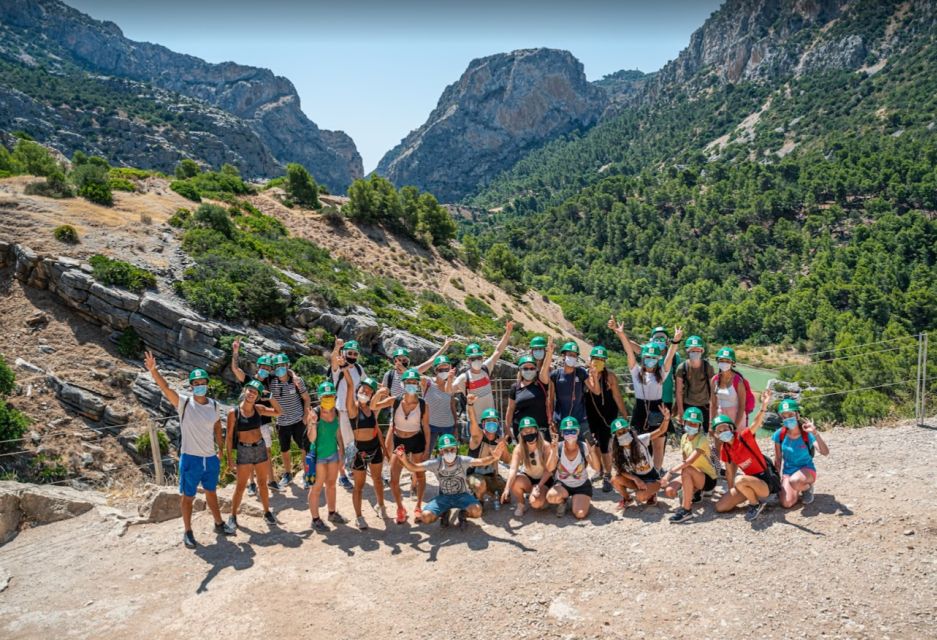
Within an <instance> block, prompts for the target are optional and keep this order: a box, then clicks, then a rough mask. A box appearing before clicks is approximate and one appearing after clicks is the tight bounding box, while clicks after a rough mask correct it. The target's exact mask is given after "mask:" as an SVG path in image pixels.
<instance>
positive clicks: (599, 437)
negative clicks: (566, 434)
mask: <svg viewBox="0 0 937 640" xmlns="http://www.w3.org/2000/svg"><path fill="white" fill-rule="evenodd" d="M589 426H590V428H591V430H592V435H594V436H595V442H596V444H598V445H599V451H601V452H602V453H603V454H604V453H608V451H609V448H608V445H609V443H610V442H611V441H612V428H611V427H610V426H609V425H607V424H605V422H603V421H602V420H599V421H598V422H596V423H595V424H593V423H591V422H590V423H589Z"/></svg>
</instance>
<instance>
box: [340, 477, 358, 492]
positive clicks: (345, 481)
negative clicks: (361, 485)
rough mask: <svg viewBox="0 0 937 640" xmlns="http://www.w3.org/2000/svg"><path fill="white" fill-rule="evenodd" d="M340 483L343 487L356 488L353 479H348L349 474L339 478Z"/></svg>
mask: <svg viewBox="0 0 937 640" xmlns="http://www.w3.org/2000/svg"><path fill="white" fill-rule="evenodd" d="M338 484H340V485H341V487H342V489H348V490H349V491H351V490H352V489H354V488H355V485H353V484H352V483H351V480H349V479H348V476H342V477H340V478H339V479H338Z"/></svg>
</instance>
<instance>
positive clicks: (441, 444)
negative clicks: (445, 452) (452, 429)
mask: <svg viewBox="0 0 937 640" xmlns="http://www.w3.org/2000/svg"><path fill="white" fill-rule="evenodd" d="M436 446H437V447H438V448H439V449H440V450H442V449H455V448H456V447H458V446H459V443H458V441H457V440H456V439H455V436H454V435H452V434H451V433H444V434H442V435H441V436H439V439H438V440H437V441H436Z"/></svg>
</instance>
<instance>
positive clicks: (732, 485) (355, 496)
mask: <svg viewBox="0 0 937 640" xmlns="http://www.w3.org/2000/svg"><path fill="white" fill-rule="evenodd" d="M608 327H609V329H610V330H611V331H612V332H613V333H614V334H615V335H616V336H617V337H618V339H619V341H620V342H621V346H622V348H623V350H624V353H625V355H626V356H627V362H628V372H627V374H626V376H630V383H631V384H630V387H631V394H626V393H625V392H624V391H623V389H622V382H621V380H620V379H619V377H618V375H616V373H615V372H613V371H612V370H611V369H610V368H609V367H608V357H609V354H608V351H607V349H606V348H605V347H604V346H601V345H599V346H595V347H593V348H592V349H591V351H590V352H589V358H588V360H587V361H584V359H583V358H582V357H581V353H580V347H579V344H578V343H577V342H575V341H569V342H566V343H564V344H562V346H561V347H560V349H559V352H558V354H557V353H556V349H555V346H556V345H555V344H554V340H553V339H552V338H549V339H548V338H545V337H542V336H537V337H534V338H533V339H532V340H531V341H530V344H529V351H528V352H526V353H524V354H522V355H521V356H520V357H519V358H517V361H516V364H517V377H516V380H515V381H514V384H513V385H512V386H511V388H510V391H509V392H508V394H507V406H506V411H505V414H504V416H503V419H502V416H501V415H500V414H499V412H498V409H497V406H498V402H497V400H498V398H497V397H496V392H495V387H494V385H493V375H494V373H493V372H494V368H495V366H496V364H497V362H498V360H499V359H500V358H501V356H502V354H503V353H504V351H505V349H506V348H507V346H508V344H509V343H510V339H511V335H512V331H513V323H511V322H508V323H507V325H506V328H505V333H504V335H503V336H502V338H501V340H500V341H499V342H498V344H497V346H496V347H495V349H494V350H493V351H492V352H491V353H490V354H486V353H485V349H484V348H483V347H482V346H481V345H480V344H478V343H472V344H469V345H468V346H467V347H466V348H465V351H464V358H462V360H463V361H464V369H463V370H461V371H458V370H457V367H456V363H455V362H453V360H451V359H450V357H449V356H448V355H447V352H448V351H449V348H450V346H451V342H450V341H448V340H447V341H446V342H445V343H444V344H443V345H442V347H441V348H440V350H439V351H437V352H436V353H435V354H433V355H432V356H431V357H430V358H429V359H427V360H426V361H425V362H422V363H421V364H418V365H416V366H412V362H411V359H410V353H409V351H408V350H407V349H405V348H398V349H396V350H394V351H393V352H392V353H391V354H390V360H391V368H390V369H389V370H388V371H387V372H386V373H385V374H384V375H383V377H382V378H381V381H380V382H378V380H376V379H375V378H374V377H371V376H370V375H369V374H368V372H367V371H365V369H364V368H363V366H362V364H361V363H360V362H359V358H360V357H361V350H360V346H359V344H358V343H357V342H355V341H354V340H349V341H347V342H344V341H342V340H336V343H335V347H334V349H333V351H332V354H331V358H330V361H329V375H328V376H327V377H326V379H325V380H324V381H322V382H321V383H320V384H318V386H317V388H316V393H315V399H313V397H312V396H311V395H310V393H309V390H308V388H307V385H306V382H305V381H304V380H303V378H302V377H301V376H300V375H298V374H297V373H296V372H295V371H294V370H293V369H292V368H291V366H290V359H289V357H288V356H287V355H286V354H283V353H280V354H275V355H274V354H270V355H263V356H261V357H260V358H258V359H257V362H256V367H255V368H254V371H253V374H252V376H248V375H247V374H246V373H245V372H244V370H242V369H241V368H240V365H239V354H240V344H239V343H238V342H235V343H234V345H233V358H232V362H231V371H232V374H233V375H234V377H235V378H236V379H237V380H238V381H240V382H241V383H242V384H243V391H242V393H241V395H240V398H239V401H238V403H237V405H236V406H234V407H233V408H231V409H230V410H228V411H227V413H226V415H224V416H220V410H221V406H220V405H218V404H217V403H216V402H215V401H213V400H210V399H209V398H208V397H207V388H208V374H207V373H206V372H205V371H204V370H202V369H195V370H194V371H192V372H191V373H190V375H189V392H188V393H179V392H176V391H174V390H173V389H172V388H170V387H169V385H168V384H167V383H166V380H165V379H164V378H163V377H162V375H160V373H159V371H158V370H157V368H156V361H155V359H154V358H153V356H152V355H151V354H150V353H147V355H146V360H145V365H146V368H147V370H148V371H149V372H150V373H151V374H152V376H153V378H154V380H155V382H156V384H157V385H158V386H159V388H160V389H161V390H162V392H163V394H164V395H165V396H166V398H167V399H168V400H169V401H170V402H171V403H172V404H173V406H174V407H175V408H176V410H177V411H178V413H179V420H180V428H181V433H182V441H181V447H180V461H179V478H180V480H179V486H180V493H181V494H182V513H183V522H184V526H185V532H184V537H183V541H184V543H185V545H186V546H189V547H194V546H195V545H196V542H195V538H194V536H193V533H192V527H191V512H192V501H193V499H194V496H195V494H196V491H197V489H198V486H199V485H201V486H202V488H203V490H204V492H205V494H206V502H207V504H208V507H209V509H210V511H211V513H212V515H213V517H214V520H215V526H216V530H217V532H218V533H221V534H224V535H234V534H235V533H236V531H237V527H238V521H237V514H238V509H239V507H240V505H241V502H242V500H243V494H244V492H245V491H247V492H248V493H249V494H250V495H257V496H258V497H259V499H260V501H261V504H262V506H263V512H264V516H263V517H264V520H265V521H266V522H267V523H268V524H270V525H276V523H277V520H276V518H275V516H274V514H273V512H272V510H271V508H270V492H272V491H281V490H285V489H286V488H288V487H289V486H290V484H291V483H292V482H293V478H294V473H293V466H294V465H293V460H292V455H291V451H290V450H291V445H292V444H294V443H295V445H296V446H297V447H298V448H299V450H300V451H302V452H303V453H304V454H305V455H306V461H307V466H308V467H309V468H307V469H306V471H305V473H303V474H302V477H303V482H304V485H305V488H306V489H307V490H308V500H309V512H310V515H311V518H312V529H313V531H315V532H324V531H327V530H328V529H329V524H327V522H328V523H332V524H344V523H346V522H347V520H346V519H345V517H344V516H342V515H341V514H339V512H338V510H337V504H336V488H337V486H338V485H341V486H343V487H344V488H346V489H348V490H350V491H351V492H352V504H353V507H354V511H355V524H356V526H357V527H358V528H359V529H362V530H363V529H367V528H368V521H367V518H366V517H365V516H364V513H363V511H362V503H363V496H364V491H365V488H366V485H367V477H368V476H369V475H370V477H371V483H372V489H373V493H374V495H375V499H376V511H377V514H378V516H379V517H380V518H381V519H389V518H390V514H389V512H388V509H387V507H386V503H387V500H388V498H387V497H386V496H385V485H389V489H390V499H392V500H393V503H394V505H395V506H396V511H395V513H394V516H393V519H394V521H395V522H396V523H398V524H403V523H405V522H407V521H408V519H409V518H410V516H411V514H410V513H409V512H408V510H407V503H406V500H405V499H404V497H403V492H402V490H401V473H402V472H403V471H404V470H406V471H407V472H409V474H410V477H411V486H412V489H411V497H412V498H414V499H415V500H414V503H413V510H412V517H413V521H414V522H422V523H424V524H429V523H431V522H435V521H436V520H439V521H440V523H441V524H442V526H452V525H454V524H458V525H463V524H464V523H465V520H466V518H479V517H482V515H483V513H484V512H485V511H486V510H488V509H491V510H498V509H500V508H501V506H502V505H507V504H510V503H511V502H513V504H514V511H513V515H514V517H516V518H521V517H523V516H524V514H525V513H526V512H527V511H528V509H531V510H543V509H546V508H547V507H548V506H552V507H554V508H555V511H556V514H557V516H560V517H562V516H564V515H565V514H566V513H567V511H569V512H571V514H572V516H573V517H574V518H576V519H583V518H586V517H588V514H589V511H590V508H591V506H592V499H593V485H598V486H599V487H600V490H601V491H602V492H604V493H611V492H613V491H614V492H616V493H617V494H618V497H619V498H620V499H619V500H618V503H617V509H618V510H620V511H622V512H624V511H626V510H627V509H628V508H629V507H630V506H632V505H653V504H655V503H656V502H657V500H658V497H660V496H662V497H666V498H668V499H671V500H676V501H677V503H676V505H677V506H676V509H675V511H674V512H673V514H672V515H671V516H670V521H671V522H674V523H679V522H686V521H688V520H691V519H692V518H693V517H694V515H695V512H694V510H695V509H698V508H699V507H698V505H700V504H701V503H702V502H703V501H704V500H705V499H707V498H710V497H712V496H714V494H715V491H716V489H717V488H718V486H719V483H720V482H724V483H725V487H724V490H723V491H722V492H721V495H719V496H718V497H717V498H715V500H716V501H715V505H714V509H715V511H716V512H719V513H726V512H730V511H732V510H734V509H736V508H737V507H739V506H740V505H743V504H747V505H748V509H747V512H746V514H745V517H746V518H747V519H749V520H754V519H755V518H757V517H758V516H759V515H760V514H761V513H762V511H763V510H764V509H765V506H766V505H767V504H769V502H771V501H772V499H774V500H776V501H777V503H778V504H779V505H780V506H782V507H785V508H788V507H792V506H794V505H795V504H797V503H798V502H802V503H804V504H809V503H810V502H812V501H813V497H814V485H815V483H816V479H817V470H816V466H815V464H814V461H813V457H814V453H815V451H819V452H820V453H821V454H822V455H827V454H828V453H829V449H828V447H827V445H826V443H825V442H824V440H823V438H822V436H821V435H820V433H819V432H818V431H817V429H816V427H815V426H814V424H813V423H812V422H811V421H810V420H809V419H806V418H805V417H804V416H803V415H802V412H801V410H800V406H799V405H798V403H797V401H796V400H795V399H794V398H783V399H781V400H780V403H779V405H778V406H777V413H778V415H779V417H780V419H781V421H782V426H781V428H779V429H777V430H776V431H774V433H773V435H772V441H773V442H774V445H775V447H774V459H773V460H772V458H771V457H770V456H766V455H765V454H764V453H763V452H762V451H761V449H760V448H759V445H758V443H757V441H756V439H755V435H756V433H757V432H758V430H759V429H761V428H762V427H763V426H764V424H765V414H766V411H767V409H768V407H769V406H770V405H771V403H772V401H773V395H772V392H771V391H770V390H766V391H764V392H762V394H761V399H760V400H761V402H760V407H759V411H758V412H757V414H756V415H755V417H754V418H753V419H752V420H749V414H750V413H752V412H754V409H755V405H756V398H755V396H754V394H753V392H752V390H751V387H750V385H749V383H748V381H747V380H746V379H745V377H744V376H743V375H742V373H740V372H739V371H738V369H737V367H736V359H735V352H734V351H733V350H732V348H730V347H722V348H720V349H718V350H717V351H716V353H715V361H716V366H715V367H713V366H712V364H710V362H709V360H708V359H707V357H706V350H707V347H706V343H705V342H704V340H703V339H702V338H701V337H700V336H695V335H694V336H689V337H687V338H686V340H683V330H682V329H680V328H676V329H675V330H674V332H673V334H672V336H671V334H670V333H669V332H668V331H667V329H666V328H665V327H655V328H654V330H653V331H652V332H651V335H650V341H648V342H647V343H644V344H639V343H638V342H635V341H634V340H633V339H632V338H631V337H630V336H629V335H628V334H627V333H626V332H625V329H624V326H623V324H622V323H619V322H617V321H616V320H615V318H614V317H612V318H610V319H609V322H608ZM681 345H682V346H683V348H684V357H681V356H680V354H679V353H678V351H679V347H680V346H681ZM556 356H558V357H556ZM632 394H633V398H632V397H629V396H630V395H632ZM629 405H630V409H629ZM379 418H381V419H379ZM223 422H224V424H225V428H224V429H223V428H222V423H223ZM385 422H386V424H385ZM274 425H275V429H276V435H277V440H278V444H279V450H280V456H281V459H282V466H283V471H282V475H281V477H280V479H279V481H277V479H276V478H275V477H274V472H273V465H272V463H273V450H272V449H273V442H274V440H273V429H274ZM668 433H674V434H675V435H677V436H679V450H680V454H681V461H680V463H679V464H677V465H674V466H672V467H671V468H669V469H665V468H664V466H663V465H664V454H665V448H666V442H667V436H668ZM222 458H224V459H225V460H226V462H227V467H228V468H229V469H231V470H232V471H233V472H234V477H235V479H236V485H235V491H234V497H233V499H232V503H231V507H232V508H231V515H230V517H229V518H228V520H227V521H226V522H225V521H223V520H222V517H221V513H220V510H219V508H218V501H217V496H216V494H215V489H216V486H217V484H218V480H219V474H220V473H221V470H222V465H221V460H222ZM385 466H387V467H389V478H388V477H385ZM427 472H431V473H432V474H433V475H434V476H435V478H436V479H437V484H438V489H436V490H433V491H434V493H435V495H432V496H431V499H429V500H428V501H427V500H426V498H427V483H426V475H427ZM323 492H324V493H325V506H326V509H327V515H326V517H325V519H323V518H322V517H321V515H320V503H321V501H322V499H321V498H322V493H323Z"/></svg>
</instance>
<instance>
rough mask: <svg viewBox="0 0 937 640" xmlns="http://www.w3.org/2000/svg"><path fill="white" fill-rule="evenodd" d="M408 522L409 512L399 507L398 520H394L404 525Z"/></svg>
mask: <svg viewBox="0 0 937 640" xmlns="http://www.w3.org/2000/svg"><path fill="white" fill-rule="evenodd" d="M406 521H407V510H406V509H404V508H403V507H397V518H396V519H395V520H394V522H396V523H397V524H403V523H404V522H406Z"/></svg>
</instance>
